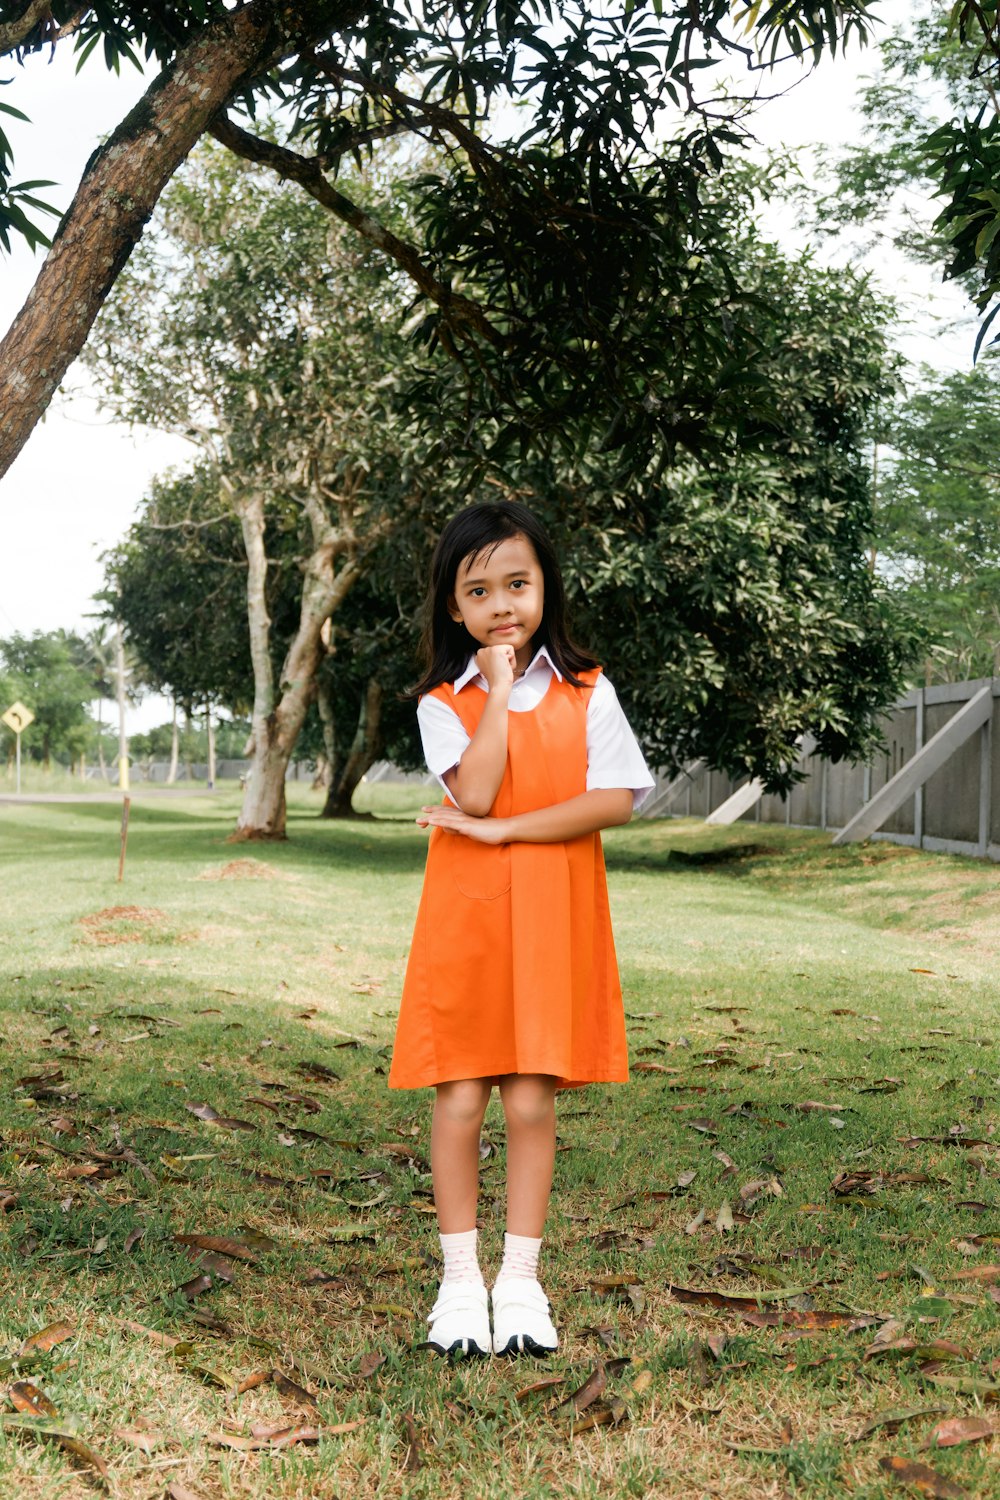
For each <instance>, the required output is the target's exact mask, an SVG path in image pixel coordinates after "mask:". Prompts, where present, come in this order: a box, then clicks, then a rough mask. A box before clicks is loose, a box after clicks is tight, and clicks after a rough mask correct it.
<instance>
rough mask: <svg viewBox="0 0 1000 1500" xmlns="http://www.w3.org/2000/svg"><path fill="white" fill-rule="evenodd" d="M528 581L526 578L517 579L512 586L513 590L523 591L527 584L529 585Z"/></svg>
mask: <svg viewBox="0 0 1000 1500" xmlns="http://www.w3.org/2000/svg"><path fill="white" fill-rule="evenodd" d="M527 581H528V580H527V579H526V578H515V579H514V582H513V583H512V584H511V588H512V589H523V588H524V586H525V584H526V583H527Z"/></svg>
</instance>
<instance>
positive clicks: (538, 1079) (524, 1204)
mask: <svg viewBox="0 0 1000 1500" xmlns="http://www.w3.org/2000/svg"><path fill="white" fill-rule="evenodd" d="M500 1098H501V1099H502V1101H503V1110H504V1115H505V1117H506V1120H507V1232H508V1234H516V1235H524V1236H528V1237H531V1238H538V1237H540V1236H541V1233H542V1230H543V1228H544V1227H545V1215H546V1214H547V1213H548V1208H549V1196H550V1194H551V1191H552V1169H553V1167H554V1165H555V1159H556V1080H555V1079H554V1078H552V1077H551V1076H550V1075H549V1074H547V1073H508V1074H507V1075H506V1077H504V1078H501V1080H500Z"/></svg>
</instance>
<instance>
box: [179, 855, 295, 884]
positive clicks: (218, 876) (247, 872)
mask: <svg viewBox="0 0 1000 1500" xmlns="http://www.w3.org/2000/svg"><path fill="white" fill-rule="evenodd" d="M281 878H282V877H281V875H280V873H279V872H278V871H277V870H276V869H275V868H274V866H273V865H266V864H265V863H264V861H263V860H261V859H231V860H230V861H229V863H228V864H227V865H219V866H218V868H217V869H214V870H203V871H202V873H201V874H200V875H199V876H198V879H199V880H280V879H281Z"/></svg>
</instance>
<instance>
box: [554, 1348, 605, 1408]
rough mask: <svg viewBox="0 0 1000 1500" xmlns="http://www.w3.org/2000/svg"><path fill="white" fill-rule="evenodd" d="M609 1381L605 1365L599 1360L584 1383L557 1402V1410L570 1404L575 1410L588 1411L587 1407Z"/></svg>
mask: <svg viewBox="0 0 1000 1500" xmlns="http://www.w3.org/2000/svg"><path fill="white" fill-rule="evenodd" d="M607 1383H608V1382H607V1375H606V1374H605V1370H604V1365H603V1364H602V1363H601V1361H600V1360H598V1362H597V1365H596V1366H595V1368H594V1369H593V1370H592V1371H591V1373H590V1374H589V1375H588V1376H587V1378H586V1380H585V1381H584V1382H583V1385H581V1386H579V1387H578V1388H577V1389H576V1390H575V1391H573V1392H572V1393H571V1394H570V1395H569V1396H566V1397H564V1399H563V1400H562V1401H560V1402H559V1403H558V1404H557V1406H556V1407H555V1410H556V1411H558V1410H559V1409H560V1408H561V1407H563V1406H568V1407H571V1408H572V1410H573V1411H574V1412H581V1411H586V1409H587V1407H588V1406H590V1405H591V1403H592V1402H594V1401H596V1400H597V1398H598V1396H600V1395H601V1393H602V1392H603V1390H604V1388H605V1386H606V1385H607Z"/></svg>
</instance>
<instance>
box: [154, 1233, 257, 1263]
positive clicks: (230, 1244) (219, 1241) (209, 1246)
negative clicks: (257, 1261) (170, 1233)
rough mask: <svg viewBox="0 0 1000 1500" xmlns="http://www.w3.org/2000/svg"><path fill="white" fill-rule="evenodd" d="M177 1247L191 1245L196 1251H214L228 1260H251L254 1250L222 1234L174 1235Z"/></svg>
mask: <svg viewBox="0 0 1000 1500" xmlns="http://www.w3.org/2000/svg"><path fill="white" fill-rule="evenodd" d="M174 1239H175V1241H176V1242H177V1244H178V1245H192V1246H194V1247H195V1248H196V1249H198V1250H208V1251H214V1252H215V1253H217V1254H219V1255H224V1256H225V1257H226V1258H227V1259H228V1260H251V1261H252V1260H253V1258H254V1250H253V1249H252V1248H251V1246H250V1245H247V1244H244V1243H243V1242H242V1241H241V1240H233V1239H230V1238H229V1237H228V1236H227V1235H224V1234H175V1235H174Z"/></svg>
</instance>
